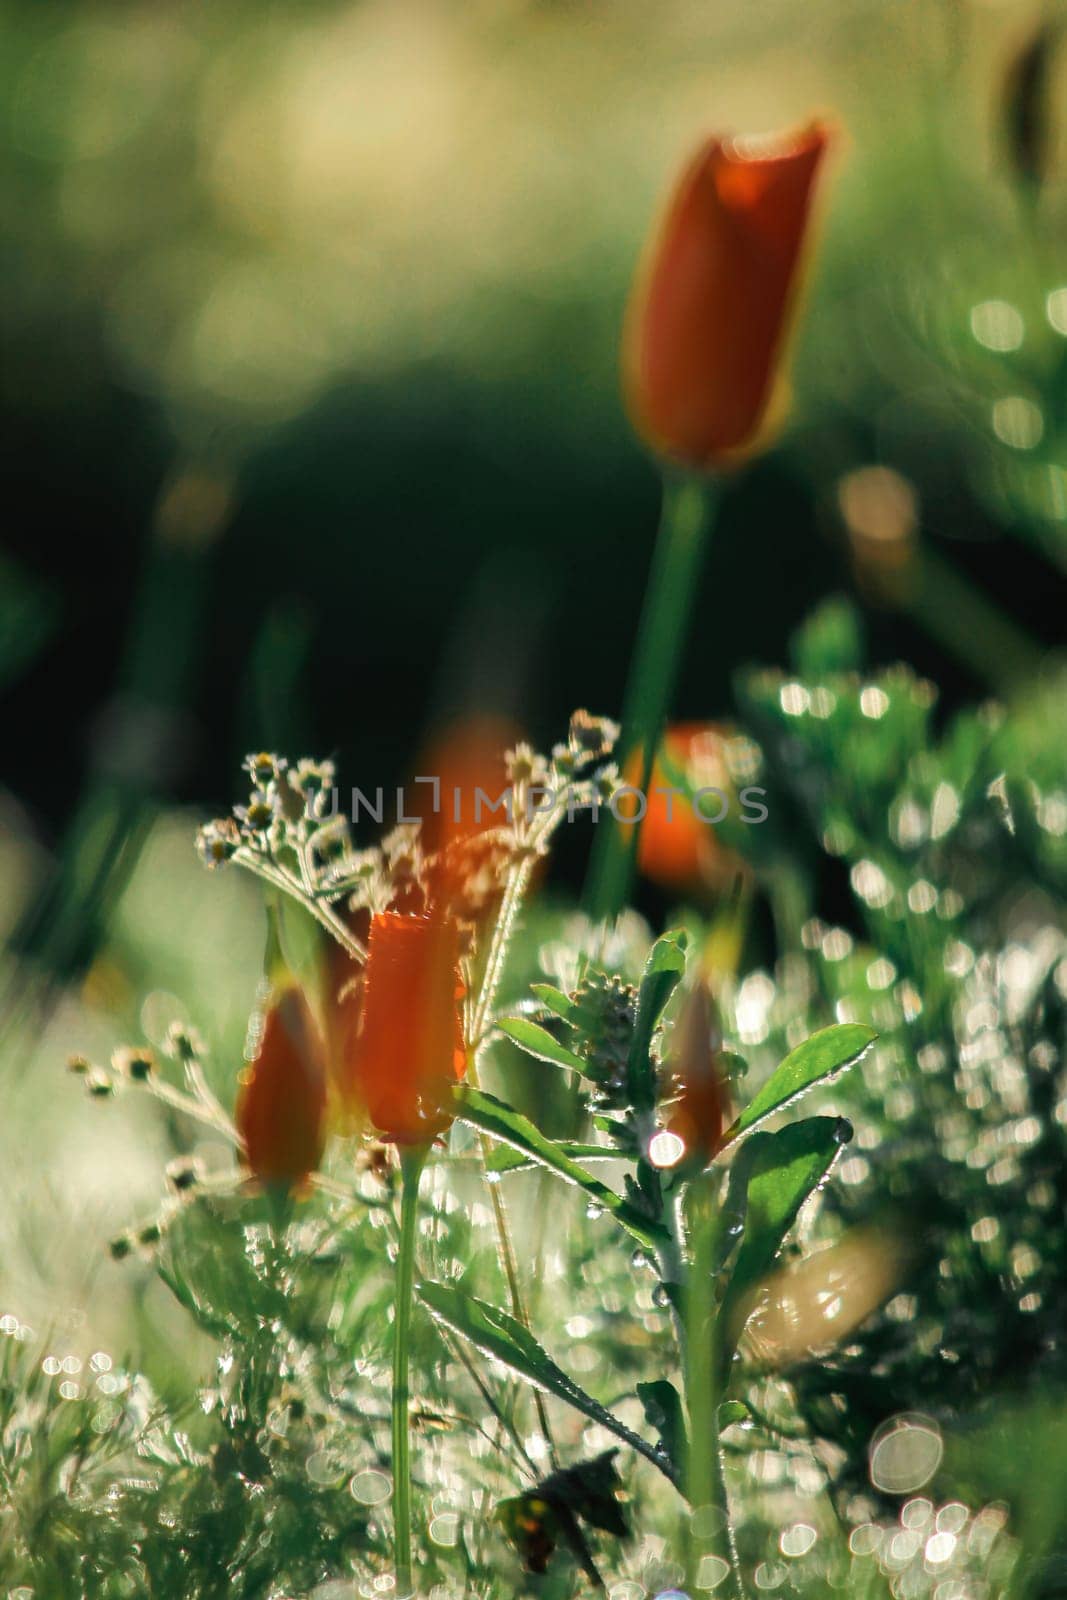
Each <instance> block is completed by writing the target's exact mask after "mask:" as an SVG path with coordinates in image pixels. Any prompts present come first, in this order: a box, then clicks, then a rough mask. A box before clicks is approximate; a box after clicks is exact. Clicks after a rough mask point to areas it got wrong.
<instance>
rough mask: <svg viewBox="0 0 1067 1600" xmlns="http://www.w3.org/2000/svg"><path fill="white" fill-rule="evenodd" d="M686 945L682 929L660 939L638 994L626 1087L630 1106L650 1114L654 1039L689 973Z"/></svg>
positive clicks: (654, 1083)
mask: <svg viewBox="0 0 1067 1600" xmlns="http://www.w3.org/2000/svg"><path fill="white" fill-rule="evenodd" d="M685 946H686V936H685V933H684V931H683V930H681V929H678V930H675V931H674V932H670V933H665V934H663V935H662V936H661V937H660V938H659V939H657V940H656V942H655V944H654V945H653V946H652V949H651V952H650V953H649V957H648V960H647V961H646V963H645V971H644V975H643V977H642V979H641V986H640V988H639V989H638V991H637V1010H636V1014H635V1017H634V1033H633V1039H632V1040H631V1041H630V1051H629V1055H628V1056H627V1060H626V1087H627V1092H628V1094H629V1097H630V1103H631V1105H633V1106H634V1107H635V1108H636V1109H637V1110H638V1111H650V1110H651V1109H652V1107H653V1106H654V1105H655V1103H656V1074H655V1069H654V1067H653V1063H652V1059H651V1050H652V1036H653V1034H654V1033H655V1031H656V1028H657V1026H658V1024H659V1020H660V1018H661V1016H662V1015H663V1009H664V1007H665V1006H666V1004H667V1001H668V1000H669V999H670V997H671V995H672V994H673V993H674V991H675V989H676V987H677V985H678V983H679V981H680V979H681V978H682V977H683V975H684V973H685Z"/></svg>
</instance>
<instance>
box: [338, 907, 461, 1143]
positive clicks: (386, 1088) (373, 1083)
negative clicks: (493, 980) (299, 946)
mask: <svg viewBox="0 0 1067 1600" xmlns="http://www.w3.org/2000/svg"><path fill="white" fill-rule="evenodd" d="M462 997H463V983H462V979H461V977H460V972H459V929H458V928H457V926H456V924H455V923H454V922H453V921H451V920H450V919H445V920H442V921H434V920H433V919H431V918H429V917H417V916H404V915H401V914H400V913H398V912H395V911H384V912H379V913H378V914H377V915H376V916H375V917H373V918H372V920H371V927H370V937H369V940H368V947H367V964H366V968H365V972H364V978H363V988H362V997H361V1021H360V1028H359V1032H358V1035H357V1036H356V1037H354V1038H351V1037H350V1043H349V1047H348V1048H349V1051H350V1055H349V1058H348V1060H347V1061H346V1063H345V1074H346V1081H347V1084H348V1087H349V1091H350V1093H351V1094H353V1095H354V1096H355V1097H356V1098H357V1099H358V1101H359V1103H360V1105H361V1106H362V1107H363V1108H364V1109H365V1111H366V1114H367V1116H368V1117H369V1119H370V1121H371V1122H372V1123H373V1125H374V1127H375V1128H376V1129H377V1130H378V1132H379V1133H380V1134H381V1135H382V1136H383V1137H384V1138H386V1139H392V1140H395V1141H396V1143H397V1144H426V1143H428V1142H429V1141H430V1140H431V1139H433V1138H435V1137H436V1136H437V1135H438V1134H440V1133H442V1132H443V1131H444V1130H445V1129H446V1128H447V1127H448V1125H449V1124H450V1122H451V1121H452V1112H451V1108H450V1106H449V1090H450V1089H451V1087H452V1085H453V1084H454V1083H456V1082H457V1080H458V1079H460V1078H462V1076H463V1073H464V1070H465V1068H466V1056H465V1053H464V1047H463V1024H462V1018H461V1010H460V1005H461V1001H462Z"/></svg>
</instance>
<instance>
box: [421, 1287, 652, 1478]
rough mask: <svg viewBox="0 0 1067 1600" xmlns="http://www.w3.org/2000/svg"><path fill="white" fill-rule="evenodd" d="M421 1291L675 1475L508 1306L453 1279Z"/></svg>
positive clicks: (534, 1378) (437, 1311)
mask: <svg viewBox="0 0 1067 1600" xmlns="http://www.w3.org/2000/svg"><path fill="white" fill-rule="evenodd" d="M417 1292H418V1296H419V1299H420V1300H421V1301H422V1302H423V1304H424V1305H425V1306H426V1307H427V1309H428V1310H429V1312H430V1315H431V1316H433V1317H435V1318H436V1319H437V1321H438V1322H443V1323H444V1325H445V1327H446V1328H451V1330H452V1332H453V1333H457V1334H459V1336H460V1337H461V1338H463V1339H466V1340H467V1341H468V1343H470V1344H472V1345H474V1347H475V1349H476V1350H480V1351H481V1352H482V1354H483V1355H487V1356H492V1357H493V1358H494V1360H496V1361H499V1362H501V1363H502V1364H503V1365H504V1366H505V1367H507V1368H508V1369H509V1370H510V1371H511V1372H514V1373H515V1374H516V1375H517V1376H518V1377H520V1378H523V1379H525V1381H526V1382H527V1383H530V1384H532V1385H533V1386H534V1388H535V1389H542V1390H544V1392H545V1393H546V1394H551V1395H555V1397H556V1399H557V1400H563V1401H565V1402H566V1403H567V1405H569V1406H572V1407H573V1408H574V1410H575V1411H580V1412H581V1414H582V1415H583V1416H585V1417H588V1418H589V1419H590V1420H591V1421H592V1422H598V1423H599V1424H600V1425H601V1427H604V1428H609V1429H610V1430H611V1432H612V1433H614V1434H616V1435H617V1437H618V1438H620V1439H624V1440H625V1441H626V1443H627V1444H629V1445H631V1446H632V1447H633V1449H635V1450H638V1451H640V1453H641V1454H642V1455H643V1456H645V1458H646V1459H647V1460H649V1461H652V1462H653V1463H654V1464H655V1465H656V1466H658V1467H659V1469H660V1471H661V1472H664V1473H665V1474H666V1475H667V1476H668V1477H670V1478H671V1481H672V1482H673V1481H674V1478H673V1475H672V1472H671V1470H670V1468H669V1466H668V1465H665V1464H664V1463H663V1462H662V1461H661V1460H660V1459H659V1457H658V1456H657V1454H656V1451H655V1450H654V1449H653V1447H652V1446H651V1445H650V1444H649V1443H648V1441H647V1440H646V1439H642V1438H641V1437H640V1435H639V1434H636V1433H633V1432H632V1431H631V1430H630V1429H629V1428H627V1427H626V1425H625V1423H622V1422H620V1421H619V1419H618V1417H616V1416H615V1415H614V1414H613V1413H612V1412H610V1411H609V1410H608V1409H607V1407H606V1406H602V1405H601V1404H600V1402H599V1400H594V1399H593V1397H592V1395H589V1394H586V1392H585V1390H584V1389H581V1388H579V1386H578V1385H577V1384H576V1383H575V1382H574V1380H573V1378H569V1377H568V1376H567V1374H566V1373H565V1372H564V1371H563V1369H562V1367H558V1366H557V1365H556V1363H555V1362H554V1361H553V1360H552V1357H551V1356H550V1355H549V1354H548V1352H547V1351H546V1350H544V1349H543V1348H542V1346H541V1345H539V1344H538V1342H537V1340H536V1339H535V1338H534V1336H533V1334H532V1333H531V1332H530V1331H529V1329H528V1328H524V1327H523V1326H522V1323H521V1322H518V1321H517V1320H516V1319H515V1318H514V1317H512V1316H510V1315H509V1314H508V1312H506V1311H502V1310H501V1309H500V1307H499V1306H491V1305H487V1304H486V1302H485V1301H484V1300H477V1299H475V1297H474V1296H473V1295H470V1294H467V1293H466V1292H465V1291H464V1290H463V1289H459V1288H457V1287H456V1286H455V1285H454V1284H445V1283H430V1282H423V1283H420V1284H419V1285H418V1289H417Z"/></svg>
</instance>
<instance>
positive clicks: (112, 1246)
mask: <svg viewBox="0 0 1067 1600" xmlns="http://www.w3.org/2000/svg"><path fill="white" fill-rule="evenodd" d="M107 1249H108V1254H109V1255H110V1257H111V1259H112V1261H125V1259H126V1257H127V1256H129V1255H132V1254H133V1239H132V1238H131V1237H130V1235H129V1234H128V1233H119V1234H116V1236H115V1238H114V1239H109V1240H108V1246H107Z"/></svg>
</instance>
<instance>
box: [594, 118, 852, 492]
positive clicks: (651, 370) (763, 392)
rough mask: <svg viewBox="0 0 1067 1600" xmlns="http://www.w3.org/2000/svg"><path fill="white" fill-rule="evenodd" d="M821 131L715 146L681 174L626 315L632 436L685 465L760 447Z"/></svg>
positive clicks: (708, 463)
mask: <svg viewBox="0 0 1067 1600" xmlns="http://www.w3.org/2000/svg"><path fill="white" fill-rule="evenodd" d="M827 142H828V132H827V129H826V128H825V127H824V126H822V125H821V124H820V123H817V122H813V123H812V124H811V125H810V126H809V127H807V128H802V129H798V130H797V131H796V132H793V133H789V134H783V135H780V136H777V137H774V138H763V139H708V140H706V141H705V142H704V144H702V145H701V147H700V149H699V150H698V151H697V152H696V154H695V156H694V157H693V158H692V160H691V161H690V162H689V165H688V166H687V167H686V168H685V170H684V171H683V173H682V176H681V178H680V180H679V182H678V184H677V186H676V188H675V190H674V192H673V194H672V196H671V199H670V201H669V204H668V206H667V211H666V215H665V216H664V218H663V220H662V222H661V223H660V226H659V228H658V230H657V231H656V232H655V234H654V236H653V238H652V241H651V244H650V247H649V249H648V251H647V253H646V258H645V261H644V264H643V267H642V269H641V271H640V273H639V275H638V279H637V283H636V285H635V288H634V291H633V294H632V297H631V301H630V307H629V311H628V314H627V326H626V335H625V340H624V352H623V369H624V384H625V390H626V398H627V403H628V407H629V410H630V414H631V418H632V420H633V423H634V426H635V427H636V429H637V431H638V433H640V434H641V436H642V437H643V438H644V439H645V440H646V442H647V443H648V444H650V445H651V446H652V448H653V449H654V450H656V451H657V452H659V453H661V454H663V455H665V456H669V457H671V458H672V459H674V460H676V461H680V462H682V463H684V464H685V465H686V466H689V467H695V468H712V467H717V466H721V465H723V464H724V463H726V462H728V461H730V460H731V459H733V458H736V457H737V456H739V455H743V454H748V453H751V452H752V451H753V450H754V449H755V448H757V447H758V445H759V443H760V435H761V429H762V427H763V424H764V421H765V418H766V415H767V411H768V407H769V403H770V401H771V398H772V392H773V390H774V387H775V382H776V379H777V377H778V375H779V369H780V365H781V359H782V351H783V346H784V343H785V335H786V332H787V329H788V324H789V319H790V312H791V310H792V307H793V303H794V300H795V296H796V286H797V280H798V268H799V265H800V260H801V255H802V251H803V246H804V242H805V236H806V233H807V229H808V214H809V210H810V206H811V197H812V191H813V187H814V182H815V176H816V173H817V171H818V168H819V165H820V162H821V161H822V157H823V152H824V151H825V149H826V145H827Z"/></svg>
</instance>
